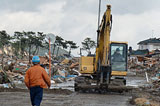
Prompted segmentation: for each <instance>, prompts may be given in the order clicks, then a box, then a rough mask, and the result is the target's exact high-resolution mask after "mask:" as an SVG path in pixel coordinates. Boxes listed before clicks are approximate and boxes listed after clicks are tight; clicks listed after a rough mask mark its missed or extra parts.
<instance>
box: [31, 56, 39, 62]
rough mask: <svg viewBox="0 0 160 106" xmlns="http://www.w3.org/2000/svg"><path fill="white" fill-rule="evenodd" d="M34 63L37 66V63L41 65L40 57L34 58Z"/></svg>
mask: <svg viewBox="0 0 160 106" xmlns="http://www.w3.org/2000/svg"><path fill="white" fill-rule="evenodd" d="M32 62H33V63H34V64H35V63H39V62H40V58H39V56H33V58H32Z"/></svg>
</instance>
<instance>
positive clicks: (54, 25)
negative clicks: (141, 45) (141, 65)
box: [0, 0, 160, 55]
mask: <svg viewBox="0 0 160 106" xmlns="http://www.w3.org/2000/svg"><path fill="white" fill-rule="evenodd" d="M98 1H99V0H0V30H6V31H7V32H8V33H9V34H10V35H12V34H13V33H14V32H15V31H35V32H37V31H41V32H44V33H46V34H47V33H53V34H55V35H59V36H61V37H62V38H64V39H65V40H73V41H74V42H76V43H77V44H78V45H79V46H80V47H81V42H82V41H83V40H84V39H85V38H86V37H90V38H92V39H94V40H96V30H97V17H98V16H97V13H98ZM107 4H111V6H112V8H111V12H112V15H113V27H112V32H111V40H113V41H127V42H128V43H129V46H132V47H133V49H137V48H138V46H137V43H138V42H139V41H141V40H145V39H148V38H151V37H160V36H159V35H160V6H159V5H160V0H102V8H101V16H102V15H103V13H104V11H105V10H106V5H107ZM78 52H79V50H74V51H73V53H74V55H77V54H78Z"/></svg>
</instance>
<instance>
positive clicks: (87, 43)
mask: <svg viewBox="0 0 160 106" xmlns="http://www.w3.org/2000/svg"><path fill="white" fill-rule="evenodd" d="M81 43H82V48H80V49H82V50H85V51H87V52H88V53H90V51H91V49H92V48H95V47H96V44H95V41H93V40H91V38H88V37H87V38H85V39H84V41H82V42H81ZM7 46H11V48H12V52H13V54H14V55H15V56H20V57H21V58H23V57H24V56H25V55H27V54H28V55H29V57H30V56H31V55H37V54H38V52H39V50H40V48H46V49H48V48H49V43H48V40H47V39H46V34H44V33H43V32H33V31H28V32H26V31H22V32H19V31H15V32H14V34H13V35H12V36H11V35H9V34H8V33H7V32H6V31H5V30H2V31H0V48H1V50H2V55H3V54H4V48H5V47H7ZM56 47H57V52H55V48H56ZM59 48H63V49H66V50H67V49H68V55H69V56H70V55H71V51H72V50H73V49H77V48H79V46H77V44H76V43H75V42H73V41H71V40H64V39H63V38H62V37H60V36H56V40H55V42H54V43H53V55H56V56H58V53H59Z"/></svg>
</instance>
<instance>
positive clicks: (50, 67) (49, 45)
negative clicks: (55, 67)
mask: <svg viewBox="0 0 160 106" xmlns="http://www.w3.org/2000/svg"><path fill="white" fill-rule="evenodd" d="M49 76H50V78H51V39H50V38H49Z"/></svg>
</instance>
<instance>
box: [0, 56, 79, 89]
mask: <svg viewBox="0 0 160 106" xmlns="http://www.w3.org/2000/svg"><path fill="white" fill-rule="evenodd" d="M0 63H2V58H1V61H0ZM31 65H32V64H30V63H29V59H28V58H27V57H24V58H23V59H17V58H14V57H11V56H10V57H9V56H4V58H3V68H2V64H1V65H0V66H1V70H0V84H1V85H0V86H3V87H6V84H7V88H8V87H15V86H14V85H15V83H19V84H21V83H24V76H25V73H26V71H27V69H28V68H29V67H30V66H31ZM40 65H41V66H42V67H43V68H44V69H45V70H46V72H47V73H48V74H49V56H48V55H45V56H40ZM78 67H79V58H76V57H69V58H68V57H64V56H60V57H55V56H53V57H52V58H51V80H52V82H53V83H62V82H65V81H70V80H74V78H75V77H76V76H77V75H80V73H79V72H78Z"/></svg>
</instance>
